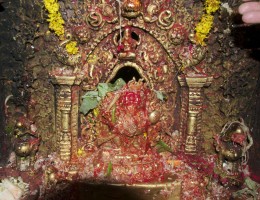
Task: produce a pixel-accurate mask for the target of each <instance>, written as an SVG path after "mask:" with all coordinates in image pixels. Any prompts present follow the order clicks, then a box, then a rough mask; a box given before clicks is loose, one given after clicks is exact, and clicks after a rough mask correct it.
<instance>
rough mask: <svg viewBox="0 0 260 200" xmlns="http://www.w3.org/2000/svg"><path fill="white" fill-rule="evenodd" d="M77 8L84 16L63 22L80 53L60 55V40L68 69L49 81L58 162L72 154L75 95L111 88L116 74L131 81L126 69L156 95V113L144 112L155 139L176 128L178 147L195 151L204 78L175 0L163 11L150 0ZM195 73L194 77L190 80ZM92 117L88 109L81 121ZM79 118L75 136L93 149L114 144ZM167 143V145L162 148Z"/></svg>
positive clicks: (200, 56)
mask: <svg viewBox="0 0 260 200" xmlns="http://www.w3.org/2000/svg"><path fill="white" fill-rule="evenodd" d="M77 11H78V13H84V14H83V15H82V16H83V17H82V16H79V15H78V14H77V16H76V17H75V18H74V19H71V20H70V19H69V20H68V24H66V31H67V32H68V33H70V34H71V37H70V38H68V40H67V41H66V42H68V41H70V40H72V39H73V40H75V41H77V44H78V47H79V53H78V54H76V55H67V54H66V52H64V50H63V49H62V48H61V47H63V46H64V44H65V43H66V42H65V43H64V44H61V45H59V46H58V47H57V48H56V50H55V53H56V57H57V59H58V61H60V63H61V65H62V66H63V65H66V66H71V67H74V69H70V70H68V69H65V70H64V71H65V72H63V73H60V74H61V75H64V74H66V75H64V76H63V77H62V76H61V75H60V77H58V76H56V84H57V85H59V86H60V88H59V89H57V93H56V97H57V105H58V106H57V109H56V131H57V135H58V137H59V145H60V153H61V154H60V155H61V157H62V158H63V159H64V160H68V159H70V158H71V157H77V156H76V149H77V137H78V134H79V132H80V130H79V129H78V127H79V124H78V123H79V121H78V118H79V115H78V107H79V105H80V95H82V94H83V93H84V91H90V90H96V88H97V86H98V84H99V83H111V82H112V81H114V79H115V78H116V77H118V76H120V73H125V74H126V75H125V76H127V75H129V76H132V79H134V77H135V75H133V74H127V73H128V71H127V70H126V69H131V70H132V72H133V73H136V74H137V75H138V77H139V78H140V80H141V81H143V82H145V84H146V85H147V86H148V87H149V88H150V89H151V90H155V91H159V92H161V93H163V95H164V99H163V104H162V105H161V108H160V109H161V111H160V112H159V110H158V108H157V107H156V106H155V105H153V103H152V102H151V104H150V106H151V108H150V109H149V111H150V113H149V114H150V116H149V118H150V123H151V126H152V125H153V126H155V127H156V126H158V125H157V123H156V122H157V121H159V122H160V124H161V126H162V127H164V129H163V131H162V132H163V133H160V134H161V136H160V137H161V138H164V135H163V134H168V135H170V134H171V133H172V132H174V130H179V131H180V134H179V136H178V138H175V140H177V141H178V145H179V147H178V148H180V149H181V148H182V146H183V145H184V146H185V151H186V152H187V153H195V152H196V151H197V150H198V145H199V144H197V141H198V137H199V136H198V135H201V133H200V131H201V128H200V120H201V113H202V112H201V106H202V101H203V100H202V97H201V92H202V87H204V86H205V85H208V84H209V82H210V80H211V79H210V78H209V77H206V75H205V73H204V71H201V70H200V66H203V60H204V58H205V55H206V49H205V48H204V47H201V46H197V45H195V44H194V43H193V38H192V37H191V35H192V34H193V30H194V23H193V20H192V16H191V14H190V13H189V12H188V11H187V10H186V9H185V6H184V5H183V4H182V2H179V1H178V2H176V3H175V4H172V5H171V6H170V4H169V3H162V2H161V1H149V0H148V1H145V2H143V1H139V0H124V1H122V2H121V3H119V2H118V1H114V0H113V1H112V0H104V1H102V2H94V1H84V3H83V2H80V1H79V2H77ZM73 22H75V23H73ZM124 70H126V71H124ZM60 71H62V70H60ZM179 73H183V75H184V77H185V78H183V79H180V84H181V86H184V87H182V88H179V85H178V80H177V76H178V75H179ZM194 73H195V74H196V75H197V76H196V77H189V76H190V74H194ZM54 74H55V73H54ZM205 77H206V78H205ZM121 78H122V77H121ZM130 79H131V77H130ZM75 80H77V83H76V82H75ZM179 94H181V103H180V104H179V103H178V98H179ZM65 96H66V97H65ZM115 98H116V97H115ZM161 98H162V97H161ZM114 101H116V99H114ZM112 108H113V105H112V106H111V108H110V109H112ZM158 112H159V113H158ZM93 115H94V114H93V113H92V112H91V113H90V114H89V116H88V117H91V116H93ZM83 117H84V116H81V117H80V118H81V123H82V124H81V129H82V130H81V131H82V134H83V135H88V136H87V138H88V139H86V140H87V143H88V144H91V145H89V148H91V147H90V146H92V147H93V145H94V144H95V142H94V141H95V140H98V141H99V142H96V143H98V145H99V144H100V143H103V142H104V141H110V140H113V141H114V142H115V143H118V141H117V140H116V139H115V138H111V137H110V136H109V137H107V138H102V139H101V138H99V137H98V135H99V134H100V133H101V132H102V130H103V129H104V125H99V126H97V124H99V123H98V122H95V123H94V124H92V125H85V124H84V123H83V122H84V120H83V119H82V118H83ZM178 118H181V119H180V120H179V119H178ZM83 124H84V125H83ZM84 126H87V127H88V128H87V127H84ZM122 127H124V128H125V129H127V130H128V131H129V132H131V133H132V132H133V133H135V132H136V130H137V129H136V127H133V126H131V127H130V126H128V125H127V124H126V123H123V122H122ZM157 128H158V127H157ZM157 128H156V129H157ZM142 134H143V133H142ZM169 141H170V140H169ZM173 143H174V142H172V143H171V141H170V142H168V144H169V146H171V145H172V144H173Z"/></svg>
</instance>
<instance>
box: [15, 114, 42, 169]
mask: <svg viewBox="0 0 260 200" xmlns="http://www.w3.org/2000/svg"><path fill="white" fill-rule="evenodd" d="M31 129H32V128H31V124H30V122H29V120H28V119H26V118H25V117H22V118H21V119H20V120H19V121H18V122H17V123H16V126H15V130H14V134H15V137H16V138H15V139H14V152H15V154H16V164H17V168H18V169H19V170H20V171H26V170H27V169H28V168H29V167H30V166H32V165H33V163H34V160H35V155H36V153H37V151H38V148H39V145H40V138H39V137H38V136H36V135H35V134H34V132H33V131H32V130H31Z"/></svg>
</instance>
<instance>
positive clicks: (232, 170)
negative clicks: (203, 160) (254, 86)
mask: <svg viewBox="0 0 260 200" xmlns="http://www.w3.org/2000/svg"><path fill="white" fill-rule="evenodd" d="M252 145H253V139H252V137H251V135H250V133H249V129H248V127H247V126H246V125H245V124H244V121H243V120H242V119H241V120H240V121H234V122H231V123H227V124H226V125H225V126H224V127H223V129H222V131H221V133H220V134H219V135H216V136H215V146H216V151H217V153H218V160H217V166H216V168H215V172H216V173H217V174H218V175H219V176H220V181H221V182H222V183H223V184H224V185H241V183H242V182H243V179H242V167H243V166H245V165H246V163H247V156H248V150H249V148H250V147H251V146H252Z"/></svg>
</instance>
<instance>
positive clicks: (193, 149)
mask: <svg viewBox="0 0 260 200" xmlns="http://www.w3.org/2000/svg"><path fill="white" fill-rule="evenodd" d="M178 78H179V81H180V84H181V86H182V87H183V86H187V87H188V89H189V92H188V99H187V100H188V102H187V103H188V105H187V107H188V113H187V115H188V116H187V120H188V123H187V135H186V141H185V152H186V153H189V154H195V153H197V150H198V142H197V141H198V137H199V136H200V135H201V133H200V132H199V131H200V129H199V128H198V127H200V123H199V122H200V121H199V120H198V119H199V118H200V114H201V112H202V106H203V99H202V88H203V87H204V86H209V84H210V83H211V81H212V77H208V76H204V77H196V76H195V77H188V76H182V77H181V76H179V77H178ZM183 106H185V103H183ZM184 109H185V108H184ZM185 118H186V117H185ZM183 120H184V119H182V121H183ZM182 128H183V127H182Z"/></svg>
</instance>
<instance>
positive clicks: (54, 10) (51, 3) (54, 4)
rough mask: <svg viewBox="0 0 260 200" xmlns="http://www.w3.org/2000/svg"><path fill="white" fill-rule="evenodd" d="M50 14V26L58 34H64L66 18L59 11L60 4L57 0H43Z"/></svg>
mask: <svg viewBox="0 0 260 200" xmlns="http://www.w3.org/2000/svg"><path fill="white" fill-rule="evenodd" d="M43 3H44V6H45V8H46V10H47V11H48V12H49V14H48V17H49V18H48V20H47V21H48V22H49V28H50V29H51V30H53V31H54V32H55V34H56V35H58V36H63V35H64V26H63V25H64V23H65V22H64V20H63V18H62V16H61V13H60V12H59V9H60V6H59V3H58V1H57V0H44V1H43Z"/></svg>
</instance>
